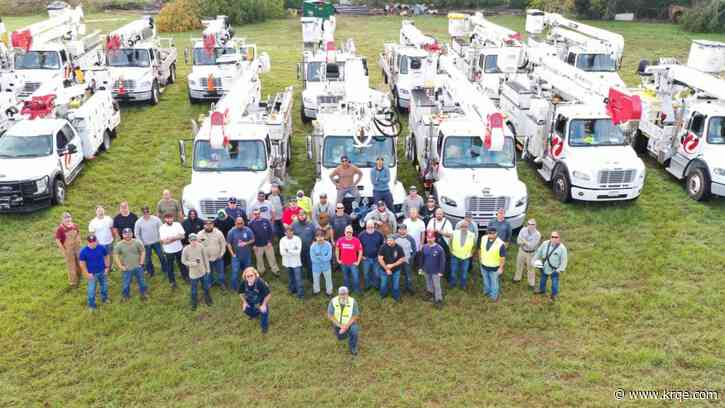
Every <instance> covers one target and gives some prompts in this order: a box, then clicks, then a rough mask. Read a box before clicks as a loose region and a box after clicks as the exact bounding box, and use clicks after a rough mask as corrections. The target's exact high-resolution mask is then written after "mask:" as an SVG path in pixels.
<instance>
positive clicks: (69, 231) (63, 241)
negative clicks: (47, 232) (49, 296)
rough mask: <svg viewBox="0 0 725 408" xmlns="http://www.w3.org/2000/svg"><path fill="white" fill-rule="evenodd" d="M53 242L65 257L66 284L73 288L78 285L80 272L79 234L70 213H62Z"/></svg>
mask: <svg viewBox="0 0 725 408" xmlns="http://www.w3.org/2000/svg"><path fill="white" fill-rule="evenodd" d="M55 243H56V245H58V249H59V250H60V253H61V254H63V258H65V265H66V267H67V268H68V285H69V287H70V288H72V289H75V288H77V287H78V284H79V282H78V281H79V278H80V272H81V271H80V264H79V260H78V256H79V252H80V249H81V234H80V231H79V230H78V226H77V225H75V224H74V223H73V218H72V217H71V215H70V213H64V214H63V219H62V222H61V223H60V225H58V228H56V229H55Z"/></svg>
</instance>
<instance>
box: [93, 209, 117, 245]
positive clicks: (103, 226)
mask: <svg viewBox="0 0 725 408" xmlns="http://www.w3.org/2000/svg"><path fill="white" fill-rule="evenodd" d="M88 232H90V233H91V234H93V235H95V236H96V239H97V240H98V245H103V246H104V247H105V248H106V252H108V253H109V254H110V253H111V252H112V249H113V220H112V219H111V217H109V216H107V215H106V211H105V210H104V209H103V207H101V206H100V205H99V206H97V207H96V216H95V218H93V219H92V220H91V222H89V223H88Z"/></svg>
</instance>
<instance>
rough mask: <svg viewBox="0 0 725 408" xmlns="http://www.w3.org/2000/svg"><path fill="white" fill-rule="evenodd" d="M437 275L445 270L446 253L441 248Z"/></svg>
mask: <svg viewBox="0 0 725 408" xmlns="http://www.w3.org/2000/svg"><path fill="white" fill-rule="evenodd" d="M438 262H439V264H438V270H439V271H440V272H438V276H443V272H444V271H445V270H446V253H445V251H443V250H441V256H440V260H439V261H438Z"/></svg>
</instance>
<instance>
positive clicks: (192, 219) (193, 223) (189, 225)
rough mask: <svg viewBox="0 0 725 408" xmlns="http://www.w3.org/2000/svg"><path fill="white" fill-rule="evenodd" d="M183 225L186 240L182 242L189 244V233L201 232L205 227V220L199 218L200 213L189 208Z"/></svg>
mask: <svg viewBox="0 0 725 408" xmlns="http://www.w3.org/2000/svg"><path fill="white" fill-rule="evenodd" d="M181 227H182V228H184V240H183V241H181V243H182V244H183V245H189V235H191V234H198V233H199V232H201V230H203V229H204V221H202V220H201V218H199V213H198V212H196V210H195V209H193V208H192V209H190V210H189V213H188V214H187V217H186V219H185V220H184V222H182V223H181Z"/></svg>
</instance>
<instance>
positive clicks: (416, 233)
mask: <svg viewBox="0 0 725 408" xmlns="http://www.w3.org/2000/svg"><path fill="white" fill-rule="evenodd" d="M403 224H405V226H406V227H408V235H410V236H411V237H413V241H415V248H416V249H417V250H418V251H420V250H421V249H422V248H423V247H422V246H421V241H420V237H421V234H424V233H425V223H424V222H423V220H421V219H420V218H418V219H417V220H415V221H413V220H412V219H410V218H406V219H405V221H403Z"/></svg>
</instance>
